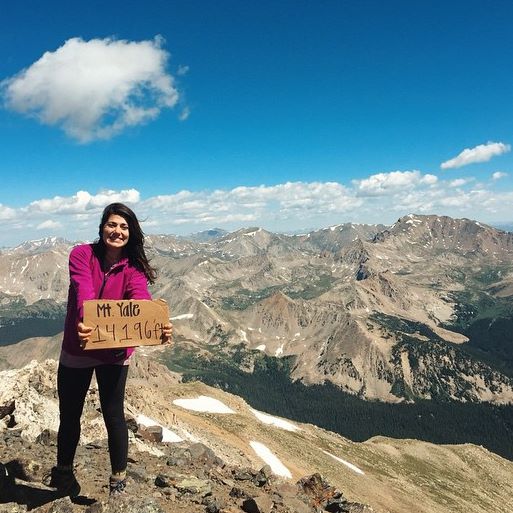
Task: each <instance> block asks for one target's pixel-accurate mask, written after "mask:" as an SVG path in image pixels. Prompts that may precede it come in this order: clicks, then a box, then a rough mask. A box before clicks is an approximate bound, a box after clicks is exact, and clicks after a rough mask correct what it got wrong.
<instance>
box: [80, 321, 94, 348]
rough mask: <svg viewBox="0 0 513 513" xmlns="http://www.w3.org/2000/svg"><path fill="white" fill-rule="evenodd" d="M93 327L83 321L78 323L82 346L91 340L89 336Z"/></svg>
mask: <svg viewBox="0 0 513 513" xmlns="http://www.w3.org/2000/svg"><path fill="white" fill-rule="evenodd" d="M92 331H93V328H92V327H91V326H86V325H85V324H84V323H83V322H79V323H78V325H77V334H78V338H79V339H80V347H82V348H83V347H84V346H85V345H86V343H87V342H88V341H89V337H90V336H91V332H92Z"/></svg>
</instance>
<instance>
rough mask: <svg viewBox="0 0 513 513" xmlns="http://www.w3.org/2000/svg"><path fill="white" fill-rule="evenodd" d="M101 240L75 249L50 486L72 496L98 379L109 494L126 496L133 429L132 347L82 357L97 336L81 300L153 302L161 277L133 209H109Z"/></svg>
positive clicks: (77, 487)
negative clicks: (86, 413) (127, 405)
mask: <svg viewBox="0 0 513 513" xmlns="http://www.w3.org/2000/svg"><path fill="white" fill-rule="evenodd" d="M98 233H99V240H98V242H96V243H94V244H82V245H80V246H76V247H75V248H73V250H72V251H71V254H70V257H69V272H70V287H69V293H68V307H67V313H66V321H65V325H64V339H63V343H62V350H61V356H60V361H59V370H58V375H57V388H58V394H59V412H60V425H59V432H58V438H57V466H55V467H53V468H52V470H51V472H50V475H49V479H48V484H49V485H50V486H52V487H54V488H57V489H58V490H59V491H60V492H61V493H63V494H64V495H69V496H76V495H78V494H79V493H80V485H79V484H78V481H77V479H76V478H75V474H74V472H73V460H74V457H75V451H76V448H77V445H78V441H79V439H80V418H81V416H82V408H83V406H84V401H85V397H86V394H87V391H88V389H89V385H90V383H91V378H92V375H93V372H94V373H95V374H96V381H97V382H98V392H99V396H100V404H101V410H102V414H103V418H104V421H105V426H106V428H107V433H108V441H109V455H110V462H111V467H112V475H111V477H110V481H109V486H110V492H111V494H116V493H119V492H122V491H123V490H124V488H125V484H126V465H127V458H128V430H127V426H126V422H125V414H124V395H125V384H126V378H127V374H128V361H129V357H130V355H131V354H132V353H133V348H129V349H100V350H92V351H87V352H86V351H84V349H83V345H84V343H85V342H87V340H88V339H89V337H90V336H91V333H92V330H93V328H92V327H91V326H85V325H84V323H83V322H82V318H83V304H84V301H86V300H88V299H151V296H150V293H149V291H148V283H153V282H154V280H155V278H156V272H155V269H154V268H153V267H151V265H150V263H149V261H148V259H147V257H146V253H145V250H144V234H143V232H142V230H141V227H140V225H139V221H138V220H137V217H136V215H135V213H134V212H133V211H132V210H131V209H130V208H128V207H127V206H126V205H124V204H123V203H112V204H110V205H108V206H107V207H105V209H104V211H103V215H102V219H101V222H100V225H99V230H98ZM171 330H172V326H171V324H167V325H166V326H164V329H163V338H164V342H167V341H169V338H170V336H171Z"/></svg>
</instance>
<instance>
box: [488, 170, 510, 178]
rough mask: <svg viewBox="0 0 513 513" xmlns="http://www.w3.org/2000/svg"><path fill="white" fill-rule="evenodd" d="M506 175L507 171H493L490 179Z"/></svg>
mask: <svg viewBox="0 0 513 513" xmlns="http://www.w3.org/2000/svg"><path fill="white" fill-rule="evenodd" d="M506 176H508V173H503V172H502V171H495V173H493V174H492V180H500V179H501V178H505V177H506Z"/></svg>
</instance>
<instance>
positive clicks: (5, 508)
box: [0, 502, 37, 513]
mask: <svg viewBox="0 0 513 513" xmlns="http://www.w3.org/2000/svg"><path fill="white" fill-rule="evenodd" d="M0 508H2V509H1V510H0V511H2V513H26V512H27V511H28V509H27V506H24V505H22V504H17V503H16V502H7V503H6V504H0ZM32 511H34V512H37V509H33V510H32Z"/></svg>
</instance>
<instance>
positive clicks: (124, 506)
mask: <svg viewBox="0 0 513 513" xmlns="http://www.w3.org/2000/svg"><path fill="white" fill-rule="evenodd" d="M85 513H164V510H163V509H162V508H161V507H160V506H159V505H158V503H157V502H156V501H155V500H154V499H151V498H138V497H133V496H131V495H126V496H116V498H115V500H114V499H112V500H109V501H108V502H96V503H95V504H93V505H92V506H89V507H88V508H87V509H86V510H85Z"/></svg>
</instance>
